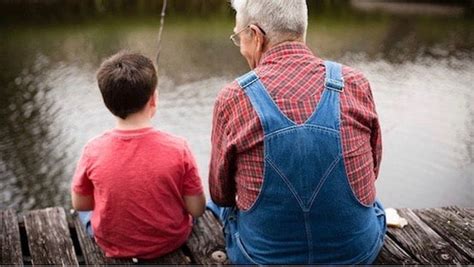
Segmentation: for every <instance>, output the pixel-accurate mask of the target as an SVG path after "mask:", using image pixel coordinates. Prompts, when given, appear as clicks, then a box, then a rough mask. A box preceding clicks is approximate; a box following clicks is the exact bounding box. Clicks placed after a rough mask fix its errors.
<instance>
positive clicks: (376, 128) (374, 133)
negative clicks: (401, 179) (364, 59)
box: [368, 85, 382, 179]
mask: <svg viewBox="0 0 474 267" xmlns="http://www.w3.org/2000/svg"><path fill="white" fill-rule="evenodd" d="M368 87H369V101H370V103H371V105H372V107H371V108H372V110H373V113H374V114H375V118H374V119H373V121H372V127H371V136H370V146H371V147H372V156H373V160H374V173H375V179H377V177H378V175H379V170H380V162H381V161H382V130H381V129H380V123H379V117H378V115H377V111H376V109H375V102H374V97H373V95H372V90H371V89H370V85H368Z"/></svg>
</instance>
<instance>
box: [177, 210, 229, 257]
mask: <svg viewBox="0 0 474 267" xmlns="http://www.w3.org/2000/svg"><path fill="white" fill-rule="evenodd" d="M186 245H187V246H188V248H189V250H190V251H191V256H192V257H193V259H194V261H195V263H196V264H204V265H211V264H213V265H215V264H229V263H230V262H229V259H227V256H226V255H225V241H224V235H223V233H222V225H221V223H220V222H219V220H217V219H216V217H214V214H213V213H212V212H211V211H209V210H206V212H205V213H204V215H203V216H202V217H200V218H198V219H197V221H196V223H195V224H194V227H193V232H192V233H191V236H190V238H189V240H188V242H187V243H186ZM213 255H214V257H213ZM216 255H217V256H224V257H216Z"/></svg>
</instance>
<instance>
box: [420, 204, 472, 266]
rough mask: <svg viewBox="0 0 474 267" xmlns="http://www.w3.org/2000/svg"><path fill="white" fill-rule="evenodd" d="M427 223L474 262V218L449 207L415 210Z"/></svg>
mask: <svg viewBox="0 0 474 267" xmlns="http://www.w3.org/2000/svg"><path fill="white" fill-rule="evenodd" d="M414 212H415V214H416V215H418V216H419V217H420V218H421V219H422V220H423V221H424V222H425V223H426V224H428V225H429V226H430V227H431V228H432V229H433V230H435V232H436V233H438V234H439V235H440V236H441V237H443V238H444V239H445V240H447V241H448V242H449V243H450V244H451V245H452V246H454V247H455V248H456V249H458V250H459V251H460V252H461V253H463V254H464V255H466V256H467V257H468V259H469V262H471V263H472V262H474V243H473V242H474V220H473V219H469V218H466V217H462V216H460V215H459V213H455V212H454V211H452V210H449V209H442V208H435V209H420V210H414Z"/></svg>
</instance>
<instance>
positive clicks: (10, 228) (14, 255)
mask: <svg viewBox="0 0 474 267" xmlns="http://www.w3.org/2000/svg"><path fill="white" fill-rule="evenodd" d="M6 264H8V265H9V264H12V265H21V266H23V258H22V253H21V240H20V229H19V227H18V219H17V217H16V214H15V212H14V211H13V210H10V209H8V210H5V211H0V265H6Z"/></svg>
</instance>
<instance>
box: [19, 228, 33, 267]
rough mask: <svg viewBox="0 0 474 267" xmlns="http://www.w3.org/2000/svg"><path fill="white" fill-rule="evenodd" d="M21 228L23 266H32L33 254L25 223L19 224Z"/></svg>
mask: <svg viewBox="0 0 474 267" xmlns="http://www.w3.org/2000/svg"><path fill="white" fill-rule="evenodd" d="M18 226H19V228H20V240H21V254H23V264H25V265H31V264H32V262H31V253H30V247H29V245H28V236H27V234H26V228H25V223H24V222H21V223H19V225H18Z"/></svg>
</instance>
